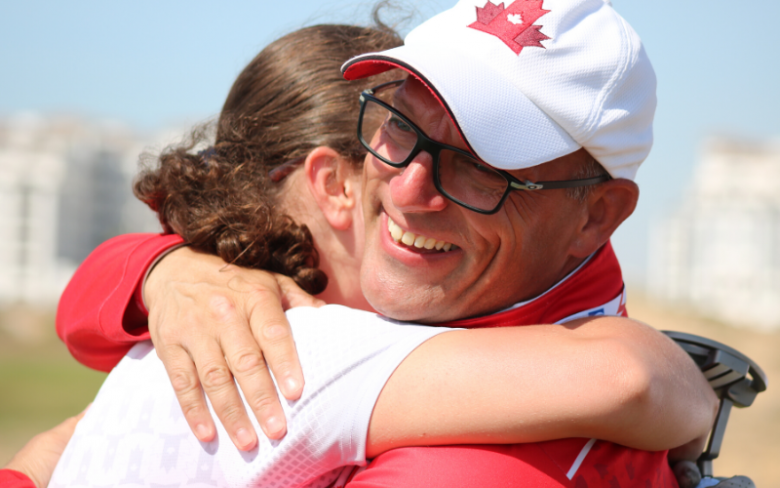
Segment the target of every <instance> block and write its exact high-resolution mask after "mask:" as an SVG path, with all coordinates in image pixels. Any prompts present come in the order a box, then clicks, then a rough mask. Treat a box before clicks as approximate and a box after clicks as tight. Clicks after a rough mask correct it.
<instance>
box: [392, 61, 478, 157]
mask: <svg viewBox="0 0 780 488" xmlns="http://www.w3.org/2000/svg"><path fill="white" fill-rule="evenodd" d="M392 104H393V106H394V107H395V108H396V109H398V110H399V111H400V112H401V113H403V114H404V115H406V116H407V117H409V119H410V120H411V121H412V122H414V123H415V124H416V125H417V126H418V127H419V128H420V129H421V130H422V131H423V132H424V133H425V134H426V135H427V136H428V137H430V138H431V139H434V140H437V141H439V142H442V143H446V144H449V145H451V146H455V147H458V148H461V149H466V150H468V146H467V144H466V143H465V141H464V140H463V138H462V137H461V135H460V132H459V131H458V129H457V127H456V126H455V123H454V122H453V121H452V119H451V118H450V115H449V113H448V112H447V110H446V109H445V108H444V106H442V104H441V102H439V100H438V99H437V98H436V96H435V95H434V94H433V93H432V92H431V90H430V89H429V88H428V87H427V86H425V84H424V83H422V82H421V81H420V80H418V79H417V78H415V77H414V76H409V77H407V78H406V80H405V81H404V82H403V84H401V86H399V87H398V89H397V90H395V93H394V94H393V100H392ZM469 152H470V151H469Z"/></svg>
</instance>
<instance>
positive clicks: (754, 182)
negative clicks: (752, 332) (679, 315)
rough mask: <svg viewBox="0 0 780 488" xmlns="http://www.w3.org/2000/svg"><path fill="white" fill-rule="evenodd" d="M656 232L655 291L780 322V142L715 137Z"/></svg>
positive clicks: (744, 318)
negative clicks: (678, 201) (685, 191)
mask: <svg viewBox="0 0 780 488" xmlns="http://www.w3.org/2000/svg"><path fill="white" fill-rule="evenodd" d="M650 235H651V243H650V256H649V266H650V267H649V270H648V279H649V283H648V288H649V291H650V292H651V293H652V294H653V295H654V296H656V297H660V298H663V299H665V300H667V301H671V302H677V303H679V304H686V305H692V306H693V307H695V308H696V309H697V310H698V311H700V312H702V313H703V314H705V315H707V316H710V317H714V318H718V319H721V320H724V321H727V322H731V323H734V324H737V325H745V326H750V327H756V328H763V329H776V328H780V143H778V142H763V143H757V142H748V141H739V140H725V139H712V140H710V141H708V142H707V143H706V144H705V145H704V146H703V150H702V152H701V159H700V161H699V164H698V166H697V168H696V170H695V173H694V178H693V185H692V187H691V188H690V190H689V192H688V194H687V195H686V196H685V197H684V199H683V201H682V204H681V205H680V206H679V207H678V208H677V209H675V210H674V211H673V213H672V214H671V215H669V216H668V217H667V218H666V219H664V220H663V221H661V222H659V223H658V224H657V225H655V226H654V228H653V229H652V231H651V233H650Z"/></svg>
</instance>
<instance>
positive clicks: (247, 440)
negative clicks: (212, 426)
mask: <svg viewBox="0 0 780 488" xmlns="http://www.w3.org/2000/svg"><path fill="white" fill-rule="evenodd" d="M236 441H237V442H238V446H239V449H244V450H249V449H252V448H253V447H254V443H255V438H254V436H253V435H252V433H251V432H249V431H248V430H246V429H244V428H241V429H238V432H236Z"/></svg>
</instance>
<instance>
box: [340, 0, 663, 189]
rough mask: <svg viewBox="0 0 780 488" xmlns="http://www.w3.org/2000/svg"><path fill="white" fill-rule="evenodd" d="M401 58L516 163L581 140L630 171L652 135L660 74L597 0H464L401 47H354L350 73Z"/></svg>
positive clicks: (474, 131)
mask: <svg viewBox="0 0 780 488" xmlns="http://www.w3.org/2000/svg"><path fill="white" fill-rule="evenodd" d="M393 68H402V69H404V70H406V71H408V72H409V73H411V74H412V75H414V76H415V77H417V78H419V79H420V80H421V81H422V82H423V83H425V84H426V85H427V86H428V88H430V89H431V91H432V92H433V93H434V95H435V96H436V97H437V98H438V99H439V101H440V102H441V103H442V105H443V106H444V107H445V109H446V110H447V111H448V112H449V114H450V116H451V117H452V119H453V121H454V122H455V124H456V126H457V127H458V128H459V130H460V132H461V135H462V136H463V138H464V140H465V142H466V144H467V145H468V146H469V148H470V149H471V151H472V152H473V153H474V154H476V155H477V156H478V157H479V158H480V159H482V160H483V161H485V162H487V163H489V164H490V165H492V166H494V167H496V168H500V169H505V170H515V169H522V168H529V167H532V166H536V165H538V164H542V163H545V162H547V161H552V160H553V159H556V158H559V157H561V156H565V155H566V154H570V153H572V152H574V151H576V150H578V149H580V148H585V149H586V150H587V151H588V152H589V153H590V154H591V155H592V156H593V157H594V158H596V160H597V161H599V163H601V164H602V166H604V168H606V170H607V171H608V172H609V173H610V174H611V175H612V176H613V177H615V178H628V179H632V180H633V179H634V177H635V176H636V171H637V169H638V168H639V165H640V164H641V163H642V161H644V160H645V158H646V157H647V154H648V153H649V152H650V147H651V146H652V143H653V127H652V124H653V115H654V113H655V106H656V97H655V87H656V79H655V73H654V72H653V68H652V66H651V64H650V60H649V59H648V57H647V54H646V53H645V50H644V48H643V47H642V43H641V41H640V39H639V36H638V35H637V34H636V32H634V30H633V29H632V28H631V26H629V25H628V23H627V22H626V21H625V20H624V19H623V18H622V17H620V15H618V14H617V12H615V10H614V9H613V8H612V6H611V5H610V4H609V2H608V1H605V0H543V1H542V0H514V1H512V0H509V1H505V2H503V3H498V4H494V3H492V2H491V0H461V1H459V2H458V3H457V5H455V6H454V7H453V8H451V9H450V10H447V11H445V12H443V13H441V14H439V15H437V16H435V17H433V18H431V19H430V20H428V21H426V22H424V23H423V24H421V25H420V26H419V27H417V28H416V29H414V30H413V31H412V32H410V33H409V35H408V36H407V37H406V39H405V42H404V45H403V46H400V47H397V48H394V49H389V50H387V51H382V52H378V53H369V54H364V55H361V56H357V57H355V58H353V59H351V60H349V61H347V62H346V63H345V64H344V66H343V67H342V71H343V73H344V77H345V78H346V79H350V80H352V79H358V78H364V77H367V76H372V75H375V74H379V73H382V72H384V71H387V70H390V69H393Z"/></svg>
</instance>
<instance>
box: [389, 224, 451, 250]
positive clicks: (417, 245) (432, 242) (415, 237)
mask: <svg viewBox="0 0 780 488" xmlns="http://www.w3.org/2000/svg"><path fill="white" fill-rule="evenodd" d="M387 230H389V231H390V237H392V239H393V240H394V241H395V242H396V244H403V245H404V246H406V247H410V248H412V249H415V250H420V251H422V250H427V251H434V250H435V251H438V252H448V251H454V250H455V249H458V246H456V245H455V244H452V243H450V242H446V241H437V240H436V239H434V238H433V237H427V236H424V235H422V234H415V233H413V232H409V231H405V230H403V229H402V228H401V227H400V226H399V225H398V224H396V223H395V222H393V219H391V218H390V216H388V217H387Z"/></svg>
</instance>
